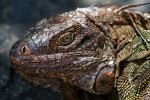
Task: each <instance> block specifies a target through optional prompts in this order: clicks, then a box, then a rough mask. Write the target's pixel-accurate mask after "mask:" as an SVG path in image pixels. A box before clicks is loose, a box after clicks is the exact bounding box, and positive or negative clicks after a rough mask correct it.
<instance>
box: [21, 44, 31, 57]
mask: <svg viewBox="0 0 150 100" xmlns="http://www.w3.org/2000/svg"><path fill="white" fill-rule="evenodd" d="M21 52H22V53H23V54H24V55H28V54H30V49H29V47H28V46H23V47H22V49H21Z"/></svg>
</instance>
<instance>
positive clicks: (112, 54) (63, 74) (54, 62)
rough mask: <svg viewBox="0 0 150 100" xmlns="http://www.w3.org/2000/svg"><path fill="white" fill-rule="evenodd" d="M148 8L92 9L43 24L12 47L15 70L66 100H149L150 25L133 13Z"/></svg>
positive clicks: (117, 7) (44, 20) (117, 6)
mask: <svg viewBox="0 0 150 100" xmlns="http://www.w3.org/2000/svg"><path fill="white" fill-rule="evenodd" d="M145 4H150V3H145ZM145 4H139V5H127V6H119V5H112V4H106V5H101V6H100V5H92V6H90V7H87V8H78V9H76V10H75V11H71V12H67V13H63V14H60V15H58V16H55V17H51V18H50V19H48V20H47V19H43V20H42V21H40V22H38V23H37V24H36V25H35V26H34V27H32V28H31V29H30V30H29V31H28V32H27V33H28V34H27V35H26V36H24V37H22V38H21V39H20V40H18V41H17V42H16V43H15V44H14V45H13V46H12V49H11V51H10V60H11V62H12V65H13V67H14V68H15V69H17V70H18V71H19V73H20V74H21V75H22V76H23V77H24V78H25V79H27V80H29V81H30V82H32V83H34V84H36V85H40V86H43V87H46V88H52V89H53V90H55V91H57V92H59V93H60V94H61V97H62V99H64V100H112V99H114V100H117V99H120V100H137V99H139V100H143V99H145V100H148V99H149V98H150V93H149V92H150V87H149V86H150V74H149V69H150V60H149V59H150V20H149V17H148V15H144V14H142V13H141V12H139V11H135V10H132V9H129V8H132V7H136V6H142V5H145Z"/></svg>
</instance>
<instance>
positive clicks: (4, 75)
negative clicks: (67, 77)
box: [0, 0, 149, 100]
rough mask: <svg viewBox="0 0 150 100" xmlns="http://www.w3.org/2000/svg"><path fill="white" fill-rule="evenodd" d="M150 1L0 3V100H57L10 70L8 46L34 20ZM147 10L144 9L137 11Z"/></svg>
mask: <svg viewBox="0 0 150 100" xmlns="http://www.w3.org/2000/svg"><path fill="white" fill-rule="evenodd" d="M148 1H149V0H0V100H59V94H57V93H56V92H53V91H51V90H50V89H44V88H41V87H35V86H33V85H31V84H30V83H28V82H27V81H25V80H23V79H22V78H21V77H20V76H19V75H18V74H17V72H16V71H15V70H14V69H13V68H12V67H11V65H10V62H9V58H8V54H9V50H10V48H11V46H12V45H13V43H14V42H15V41H17V40H18V38H20V37H21V36H22V35H24V34H25V31H26V30H27V29H29V28H30V26H32V25H34V24H35V23H36V22H37V21H39V20H41V19H43V18H48V17H50V16H52V15H56V14H58V13H63V12H66V11H70V10H75V9H76V8H77V7H86V6H89V5H91V4H96V3H98V4H104V3H107V2H111V3H113V4H120V5H125V4H137V3H142V2H148ZM140 10H141V11H146V10H147V8H146V7H142V8H140Z"/></svg>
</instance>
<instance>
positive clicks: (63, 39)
mask: <svg viewBox="0 0 150 100" xmlns="http://www.w3.org/2000/svg"><path fill="white" fill-rule="evenodd" d="M74 39H75V37H74V33H72V32H68V33H65V34H63V35H61V36H60V37H59V42H60V44H62V45H69V44H71V43H72V42H73V41H74Z"/></svg>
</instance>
